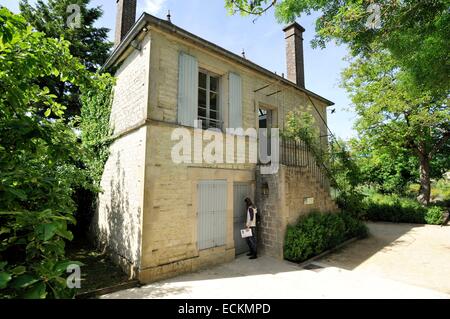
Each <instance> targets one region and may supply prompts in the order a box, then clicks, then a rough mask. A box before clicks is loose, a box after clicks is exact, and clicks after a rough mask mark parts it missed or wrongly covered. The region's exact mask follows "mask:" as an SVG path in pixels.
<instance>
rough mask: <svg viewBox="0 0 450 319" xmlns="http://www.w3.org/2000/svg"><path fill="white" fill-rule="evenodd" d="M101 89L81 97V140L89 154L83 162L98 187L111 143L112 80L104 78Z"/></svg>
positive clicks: (107, 77)
mask: <svg viewBox="0 0 450 319" xmlns="http://www.w3.org/2000/svg"><path fill="white" fill-rule="evenodd" d="M104 80H105V82H104V85H103V86H102V87H99V88H95V89H93V90H90V91H88V92H86V93H85V94H83V95H82V97H81V100H82V108H81V140H82V144H83V147H84V149H85V150H86V152H87V153H88V154H89V156H87V158H86V160H85V164H86V166H87V169H88V170H89V174H90V177H91V178H92V181H93V183H94V185H95V186H97V187H99V185H100V180H101V177H102V174H103V168H104V166H105V163H106V160H107V159H108V156H109V146H110V144H111V142H112V138H111V133H112V130H111V127H110V123H109V118H110V115H111V106H112V99H113V87H114V79H113V78H111V77H109V76H106V77H105V78H104Z"/></svg>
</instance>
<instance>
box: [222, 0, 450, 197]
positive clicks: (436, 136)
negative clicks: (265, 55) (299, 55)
mask: <svg viewBox="0 0 450 319" xmlns="http://www.w3.org/2000/svg"><path fill="white" fill-rule="evenodd" d="M225 4H226V7H227V8H228V9H229V10H230V12H232V13H234V12H236V11H240V12H241V13H242V14H256V15H260V14H262V13H264V12H265V11H266V9H268V8H269V7H272V6H275V15H276V17H277V18H278V19H279V21H280V22H290V21H293V20H295V18H296V17H298V16H300V15H301V14H310V13H311V12H312V11H316V12H318V13H319V15H320V17H319V18H318V19H317V21H316V37H315V39H314V40H313V41H312V44H313V46H314V47H324V46H325V45H326V43H327V42H329V41H333V40H334V41H336V42H337V43H344V44H346V45H347V46H348V47H349V49H350V53H351V56H352V57H353V58H354V60H353V64H352V66H351V67H350V68H349V69H348V70H346V72H345V73H344V87H346V88H347V89H348V90H349V92H351V93H352V95H353V96H352V100H353V104H354V105H355V107H356V111H357V113H358V115H359V116H360V118H359V121H358V126H357V129H358V131H359V132H360V133H361V136H365V137H366V136H367V137H368V138H369V139H370V140H371V147H373V148H375V149H379V148H389V149H391V150H395V149H402V150H406V152H411V153H413V154H415V156H416V158H417V160H418V162H419V164H418V166H419V176H420V184H421V187H420V194H419V197H418V199H419V200H420V201H421V202H422V203H428V202H429V199H430V195H429V194H430V176H431V173H433V171H434V170H435V169H434V168H432V167H430V166H431V164H434V163H437V164H438V165H439V166H441V167H442V166H443V165H445V163H447V162H448V160H446V159H447V158H448V157H449V156H448V151H447V152H445V150H448V143H449V137H450V129H449V125H448V122H449V112H448V103H447V102H448V101H447V97H448V92H449V88H450V81H449V77H448V74H449V73H450V72H449V71H450V63H449V61H450V59H449V58H448V54H449V52H450V42H449V41H448V38H449V37H450V11H449V10H448V8H449V4H450V2H449V0H428V1H417V0H405V1H394V0H380V1H376V2H374V1H369V0H344V1H332V0H304V1H300V0H280V1H270V0H225ZM378 18H379V21H378V22H379V25H377V24H378V23H377V21H376V20H377V19H378ZM345 81H349V83H345Z"/></svg>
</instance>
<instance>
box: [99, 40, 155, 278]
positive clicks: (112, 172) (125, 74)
mask: <svg viewBox="0 0 450 319" xmlns="http://www.w3.org/2000/svg"><path fill="white" fill-rule="evenodd" d="M149 60H150V37H146V38H145V39H144V40H143V41H142V49H141V50H140V51H138V50H133V51H132V52H131V54H130V55H129V56H128V57H127V58H126V59H125V60H124V61H123V63H122V64H121V66H120V67H119V69H118V70H117V73H116V78H117V83H116V86H115V88H114V100H113V104H112V110H111V118H110V122H111V126H112V128H113V134H114V136H115V137H116V139H115V140H114V142H113V143H112V145H111V147H110V156H109V158H108V160H107V162H106V165H105V169H104V172H103V176H102V180H101V185H100V186H101V189H102V192H101V193H100V194H99V197H98V208H97V212H96V214H95V216H94V218H93V222H92V225H91V230H92V232H93V234H94V236H95V238H96V240H97V244H98V245H99V246H100V247H101V248H102V249H106V250H107V251H108V252H109V253H110V254H111V256H112V258H113V259H114V260H115V261H116V262H117V263H119V264H120V265H121V266H122V267H123V268H124V269H125V270H126V271H127V272H128V273H129V274H130V275H131V276H135V275H136V272H137V269H138V268H139V265H140V259H141V237H142V214H143V210H144V207H143V202H144V170H145V160H146V159H145V151H146V146H147V127H146V126H142V123H143V122H145V119H146V118H147V106H148V74H149V73H148V71H149V63H148V62H149Z"/></svg>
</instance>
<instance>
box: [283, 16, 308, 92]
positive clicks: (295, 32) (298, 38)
mask: <svg viewBox="0 0 450 319" xmlns="http://www.w3.org/2000/svg"><path fill="white" fill-rule="evenodd" d="M283 31H284V37H285V39H286V64H287V79H288V80H289V81H291V82H294V83H295V84H297V85H298V86H300V87H302V88H304V87H305V68H304V63H303V32H305V29H304V28H303V27H302V26H301V25H300V24H298V23H297V22H294V23H292V24H290V25H288V26H287V27H285V28H284V29H283Z"/></svg>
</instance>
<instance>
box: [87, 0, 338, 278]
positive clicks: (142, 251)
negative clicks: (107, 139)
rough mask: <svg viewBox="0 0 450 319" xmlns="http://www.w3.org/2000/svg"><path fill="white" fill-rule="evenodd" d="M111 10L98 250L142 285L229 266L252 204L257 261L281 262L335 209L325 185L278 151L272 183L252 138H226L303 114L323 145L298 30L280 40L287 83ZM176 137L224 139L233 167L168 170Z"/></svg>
mask: <svg viewBox="0 0 450 319" xmlns="http://www.w3.org/2000/svg"><path fill="white" fill-rule="evenodd" d="M117 5H118V15H117V16H118V17H117V27H116V28H117V30H116V45H115V48H114V51H113V53H112V54H111V56H110V57H109V59H108V61H107V62H106V64H105V66H104V68H107V69H111V68H112V69H114V70H115V76H116V78H117V83H116V86H115V90H114V100H113V105H112V111H111V119H110V122H111V126H112V128H113V134H114V142H113V144H112V145H111V147H110V157H109V159H108V161H107V163H106V166H105V170H104V174H103V177H102V182H101V187H102V189H103V192H102V193H101V194H100V195H99V205H98V211H97V214H96V216H95V217H94V220H93V224H92V229H93V231H94V233H95V235H96V238H97V239H98V242H99V244H101V245H102V246H104V247H105V248H106V249H107V251H108V252H109V253H110V254H111V256H112V257H113V259H114V260H115V261H117V263H118V264H120V265H121V266H122V267H123V268H124V269H125V270H126V271H127V272H128V273H129V274H130V276H132V277H135V278H138V279H139V280H140V281H142V282H151V281H155V280H159V279H162V278H166V277H170V276H173V275H175V274H178V273H182V272H189V271H193V270H195V269H198V268H200V267H205V266H209V265H213V264H217V263H222V262H226V261H230V260H232V259H234V258H235V256H236V255H237V254H239V253H242V252H244V251H245V243H244V242H243V240H242V239H241V238H240V234H239V231H240V229H241V228H243V226H244V219H245V208H244V202H243V199H244V198H245V197H246V196H249V197H251V198H253V199H255V202H256V205H257V206H258V212H259V221H258V224H259V226H258V227H259V232H258V233H259V237H260V238H259V245H260V247H259V249H260V251H261V252H262V253H266V254H270V255H272V256H276V257H278V258H282V257H283V239H284V234H285V229H286V225H287V224H288V223H291V222H294V221H295V220H296V219H297V218H298V216H299V215H301V214H305V213H307V212H309V211H310V210H312V209H316V210H323V211H333V210H336V205H335V204H334V202H333V201H332V199H331V197H330V187H329V185H328V182H327V180H326V178H325V176H324V174H323V172H322V171H321V169H320V167H319V166H318V165H317V164H316V163H315V162H314V160H313V159H312V157H311V156H310V155H309V154H308V153H307V152H306V151H305V149H304V145H303V146H302V145H301V143H298V142H296V143H291V142H289V143H286V142H283V143H280V147H279V154H280V161H279V169H278V170H276V171H274V172H273V173H271V174H267V173H265V172H264V168H265V167H267V166H268V165H271V164H272V163H268V164H265V165H263V164H259V163H258V162H254V161H253V162H252V161H250V160H249V159H250V158H254V157H255V149H254V148H252V147H251V143H252V142H254V141H258V136H256V137H255V136H246V135H244V134H241V133H239V132H235V133H228V132H227V131H226V130H225V128H243V129H244V130H247V129H248V128H256V129H258V128H280V129H282V128H283V125H284V119H285V117H286V114H287V113H288V112H289V111H292V110H296V109H304V110H309V111H310V112H311V113H312V114H313V116H314V117H315V118H316V123H317V125H318V126H319V127H320V130H321V132H322V134H321V135H323V136H326V135H327V127H326V108H327V107H328V106H330V105H332V104H333V103H332V102H330V101H329V100H327V99H325V98H323V97H321V96H319V95H317V94H315V93H313V92H311V91H309V90H307V89H306V88H305V86H304V69H303V39H302V33H303V32H304V29H303V28H302V27H301V26H300V25H298V24H297V23H294V24H291V25H290V26H288V27H286V28H285V29H284V32H285V37H286V49H287V50H286V52H287V56H286V57H287V78H284V77H282V76H278V75H276V74H274V73H273V72H271V71H268V70H266V69H264V68H263V67H261V66H258V65H256V64H254V63H252V62H251V61H249V60H247V59H246V58H244V57H242V56H239V55H236V54H234V53H232V52H229V51H227V50H226V49H223V48H221V47H219V46H217V45H215V44H213V43H211V42H208V41H206V40H204V39H202V38H200V37H198V36H196V35H194V34H191V33H189V32H188V31H186V30H183V29H181V28H179V27H177V26H176V25H174V24H172V23H171V22H170V21H166V20H161V19H158V18H156V17H153V16H151V15H148V14H145V13H144V14H143V15H142V16H141V17H140V18H139V19H138V20H137V21H136V22H135V15H136V1H135V0H131V1H126V0H125V1H124V0H118V1H117ZM196 120H201V121H202V122H201V124H202V127H200V128H195V126H196V125H197V126H198V123H196V122H195V121H196ZM180 128H183V129H184V130H183V132H189V133H191V134H192V136H194V137H195V136H197V137H198V135H200V141H201V142H200V143H201V145H200V146H206V145H207V144H208V140H207V138H205V137H206V134H205V132H207V131H206V129H208V128H214V129H215V130H216V131H215V132H223V134H221V135H220V136H215V138H216V139H222V141H221V142H223V143H224V144H223V145H224V146H223V148H224V149H223V150H224V153H226V152H225V149H226V150H228V149H231V150H233V151H235V152H234V153H233V155H232V158H231V162H230V161H229V160H228V161H224V162H223V163H221V162H220V161H216V162H212V163H211V162H205V161H204V160H202V159H203V158H202V155H201V154H200V157H199V158H198V156H197V155H195V154H194V155H193V156H192V157H193V160H192V161H185V162H181V163H180V162H177V161H176V160H174V157H173V152H174V145H175V144H177V143H178V140H174V132H176V129H180ZM208 131H210V130H208ZM175 135H176V134H175ZM202 135H203V139H202ZM175 137H176V136H175ZM241 142H242V143H243V144H241V145H244V146H245V149H244V151H242V149H239V147H238V146H237V145H239V143H241ZM194 144H195V142H194ZM230 145H231V146H230ZM277 145H278V144H277ZM197 146H198V145H197ZM194 147H195V145H194ZM189 149H191V146H189ZM215 152H216V153H217V152H218V150H215ZM194 153H195V151H194ZM216 153H214V154H215V155H217V154H216ZM218 153H219V156H222V158H224V157H228V156H229V154H228V153H227V154H225V155H224V154H220V152H218ZM196 156H197V158H194V157H196ZM199 159H200V160H199ZM228 159H229V158H228ZM272 160H273V161H274V159H272Z"/></svg>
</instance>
